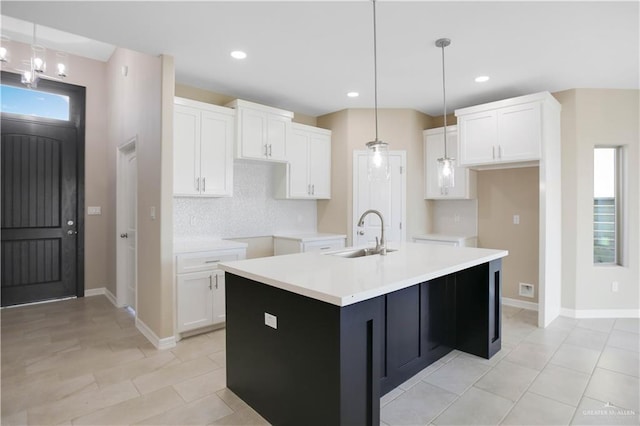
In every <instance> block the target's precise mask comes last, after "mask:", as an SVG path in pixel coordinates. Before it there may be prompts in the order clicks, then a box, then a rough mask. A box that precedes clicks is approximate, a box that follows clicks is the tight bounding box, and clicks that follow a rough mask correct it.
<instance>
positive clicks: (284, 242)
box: [273, 234, 347, 256]
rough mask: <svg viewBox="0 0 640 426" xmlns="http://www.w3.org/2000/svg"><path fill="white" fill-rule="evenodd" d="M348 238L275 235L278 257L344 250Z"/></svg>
mask: <svg viewBox="0 0 640 426" xmlns="http://www.w3.org/2000/svg"><path fill="white" fill-rule="evenodd" d="M346 238H347V236H346V235H340V234H301V235H274V237H273V253H274V255H276V256H279V255H282V254H293V253H309V252H328V251H332V250H339V249H341V248H344V245H345V241H346Z"/></svg>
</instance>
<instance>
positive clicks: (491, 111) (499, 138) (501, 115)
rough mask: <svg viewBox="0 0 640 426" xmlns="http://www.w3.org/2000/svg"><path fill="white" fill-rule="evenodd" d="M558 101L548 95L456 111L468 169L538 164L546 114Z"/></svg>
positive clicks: (461, 159)
mask: <svg viewBox="0 0 640 426" xmlns="http://www.w3.org/2000/svg"><path fill="white" fill-rule="evenodd" d="M556 104H557V101H556V100H555V99H553V97H552V96H551V95H550V94H549V93H548V92H542V93H536V94H533V95H527V96H521V97H518V98H512V99H506V100H503V101H498V102H492V103H488V104H484V105H478V106H474V107H469V108H463V109H458V110H456V116H457V117H458V130H459V141H458V156H459V164H460V165H464V166H485V165H487V166H492V165H493V166H495V165H500V164H503V163H527V162H534V161H538V160H540V158H541V154H542V150H541V149H542V148H541V147H542V138H543V135H544V126H545V120H544V116H545V114H544V110H545V109H551V108H553V109H555V108H556Z"/></svg>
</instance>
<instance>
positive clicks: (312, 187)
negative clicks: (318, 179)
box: [311, 184, 316, 195]
mask: <svg viewBox="0 0 640 426" xmlns="http://www.w3.org/2000/svg"><path fill="white" fill-rule="evenodd" d="M311 195H316V185H315V184H313V185H311Z"/></svg>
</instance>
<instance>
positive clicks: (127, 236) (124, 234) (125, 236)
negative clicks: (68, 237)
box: [69, 231, 129, 238]
mask: <svg viewBox="0 0 640 426" xmlns="http://www.w3.org/2000/svg"><path fill="white" fill-rule="evenodd" d="M69 232H71V231H69ZM120 238H129V234H127V233H126V232H125V233H123V234H120Z"/></svg>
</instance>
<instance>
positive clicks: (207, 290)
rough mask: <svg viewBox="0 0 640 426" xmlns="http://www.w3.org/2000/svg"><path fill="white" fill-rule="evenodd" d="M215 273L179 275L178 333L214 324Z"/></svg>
mask: <svg viewBox="0 0 640 426" xmlns="http://www.w3.org/2000/svg"><path fill="white" fill-rule="evenodd" d="M213 280H214V276H213V271H204V272H193V273H190V274H180V275H177V292H176V293H177V294H176V296H177V311H178V313H177V316H178V331H179V332H182V331H187V330H192V329H195V328H200V327H204V326H207V325H211V324H213V320H214V319H213V298H212V291H213Z"/></svg>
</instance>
